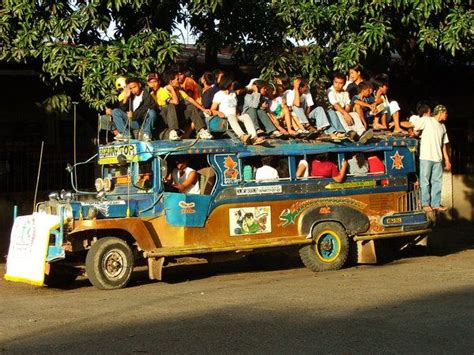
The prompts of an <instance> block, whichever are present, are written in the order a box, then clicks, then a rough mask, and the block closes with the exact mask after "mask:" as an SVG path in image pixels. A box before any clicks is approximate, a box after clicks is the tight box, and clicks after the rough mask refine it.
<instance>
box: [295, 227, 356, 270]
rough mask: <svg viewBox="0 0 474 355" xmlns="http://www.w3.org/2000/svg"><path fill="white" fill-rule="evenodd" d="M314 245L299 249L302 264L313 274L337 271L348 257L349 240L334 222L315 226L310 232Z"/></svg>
mask: <svg viewBox="0 0 474 355" xmlns="http://www.w3.org/2000/svg"><path fill="white" fill-rule="evenodd" d="M312 238H313V241H314V243H313V244H310V245H306V246H304V247H302V248H301V249H300V257H301V261H302V262H303V264H304V265H305V266H306V267H307V268H308V269H310V270H312V271H315V272H320V271H331V270H338V269H340V268H341V267H343V266H344V264H345V262H346V260H347V257H348V255H349V238H348V236H347V233H346V231H345V230H344V228H343V227H342V226H341V225H340V224H339V223H335V222H324V223H320V224H318V225H316V226H315V227H314V228H313V231H312Z"/></svg>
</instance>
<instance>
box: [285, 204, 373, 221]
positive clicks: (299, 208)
mask: <svg viewBox="0 0 474 355" xmlns="http://www.w3.org/2000/svg"><path fill="white" fill-rule="evenodd" d="M334 205H338V206H350V207H355V208H358V209H361V210H362V209H364V208H365V207H366V206H367V204H365V203H363V202H360V201H357V200H354V199H351V198H345V199H331V198H324V199H314V200H306V201H298V202H295V203H294V204H293V205H291V207H290V208H286V209H284V210H283V211H282V212H281V213H280V216H279V218H280V221H281V223H280V224H279V225H278V226H279V227H283V228H284V227H287V226H289V225H290V224H293V223H295V221H296V218H297V217H298V216H299V215H300V214H301V212H303V211H304V210H306V209H308V208H310V207H314V206H323V207H324V209H323V208H322V209H321V210H322V211H321V210H320V211H319V212H320V213H321V212H323V214H324V212H325V213H326V214H327V213H331V212H328V211H331V208H330V207H329V206H334Z"/></svg>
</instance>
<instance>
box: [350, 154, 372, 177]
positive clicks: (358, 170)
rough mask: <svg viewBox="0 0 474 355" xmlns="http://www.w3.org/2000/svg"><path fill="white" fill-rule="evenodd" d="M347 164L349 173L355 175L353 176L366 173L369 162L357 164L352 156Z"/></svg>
mask: <svg viewBox="0 0 474 355" xmlns="http://www.w3.org/2000/svg"><path fill="white" fill-rule="evenodd" d="M347 163H348V164H349V174H352V175H355V176H363V175H366V174H367V173H368V172H369V164H368V163H367V161H366V162H364V164H363V165H362V167H360V166H359V164H358V163H357V159H356V157H352V158H351V159H349V160H348V161H347Z"/></svg>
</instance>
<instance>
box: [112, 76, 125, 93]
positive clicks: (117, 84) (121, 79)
mask: <svg viewBox="0 0 474 355" xmlns="http://www.w3.org/2000/svg"><path fill="white" fill-rule="evenodd" d="M125 86H127V78H126V77H124V76H119V77H118V78H117V79H116V80H115V88H116V89H117V90H119V89H123V88H125Z"/></svg>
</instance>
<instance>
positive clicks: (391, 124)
mask: <svg viewBox="0 0 474 355" xmlns="http://www.w3.org/2000/svg"><path fill="white" fill-rule="evenodd" d="M146 82H147V86H148V90H147V89H146V88H144V87H143V84H142V82H141V80H140V79H139V78H125V77H119V78H118V79H117V80H116V89H117V91H118V105H116V107H110V108H108V109H107V114H108V115H110V116H112V119H113V124H114V131H113V132H114V135H115V139H116V140H119V141H120V140H128V139H129V138H135V139H139V140H142V141H150V140H153V139H160V140H165V139H169V140H174V141H175V140H180V139H186V138H194V137H196V138H199V139H213V136H212V134H211V132H210V130H209V127H208V126H209V122H210V121H211V120H212V119H214V118H218V119H221V120H225V122H226V123H227V124H228V126H230V130H231V132H233V134H235V135H236V136H237V137H238V138H239V139H240V141H242V142H243V143H244V144H261V143H263V142H264V141H265V139H268V138H288V137H311V138H316V137H320V138H327V139H329V140H330V139H346V138H347V139H350V140H355V141H359V142H362V143H365V142H367V140H369V139H370V138H371V137H372V136H373V131H376V130H385V131H389V130H393V133H394V134H402V135H404V134H407V131H406V130H405V129H404V128H410V127H411V126H410V124H409V123H407V122H401V119H400V107H399V105H398V103H397V102H396V101H390V100H389V99H388V97H387V92H388V90H389V84H388V78H387V76H386V75H379V76H377V77H375V78H374V79H372V80H364V78H363V76H362V71H361V68H360V67H359V66H356V67H353V68H351V69H350V70H349V72H348V79H347V78H346V76H345V75H343V74H339V73H336V74H334V76H333V84H332V86H331V87H330V88H329V89H328V90H327V99H328V101H329V103H330V108H329V109H325V108H324V107H323V106H318V105H316V104H315V102H314V100H313V96H312V95H311V93H310V90H309V85H308V81H307V80H306V79H305V78H302V77H297V78H295V79H293V80H292V81H290V79H289V78H288V77H287V76H285V75H281V76H277V77H275V78H274V79H273V80H272V81H271V82H270V81H266V80H261V79H258V78H256V79H252V80H251V81H250V82H249V83H248V85H247V86H245V87H243V86H241V85H240V84H239V83H238V82H236V81H234V80H233V78H232V77H231V76H230V75H229V74H227V73H225V72H223V71H222V70H215V71H213V72H210V71H207V72H204V73H203V74H202V76H201V77H200V78H199V79H198V80H196V79H195V78H194V77H193V75H192V73H191V72H190V71H189V70H182V69H179V70H178V69H177V70H175V69H170V70H167V71H165V72H164V73H163V74H157V73H150V74H149V75H148V76H147V78H146ZM326 108H327V107H326Z"/></svg>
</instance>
